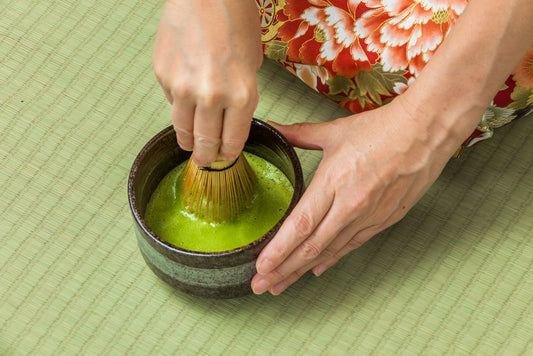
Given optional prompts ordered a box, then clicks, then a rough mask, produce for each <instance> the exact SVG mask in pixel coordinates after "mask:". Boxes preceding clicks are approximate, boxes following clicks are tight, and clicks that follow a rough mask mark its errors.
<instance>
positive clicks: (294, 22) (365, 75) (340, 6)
mask: <svg viewBox="0 0 533 356" xmlns="http://www.w3.org/2000/svg"><path fill="white" fill-rule="evenodd" d="M256 3H257V8H258V10H259V14H260V19H261V36H262V46H263V52H264V55H265V56H266V57H267V58H271V59H274V60H276V61H277V62H279V63H281V64H282V65H283V66H284V67H286V68H287V69H288V70H289V71H291V72H292V73H293V74H295V75H296V76H298V77H299V78H300V79H301V80H303V81H304V82H305V83H307V85H309V86H310V87H312V88H313V89H315V90H316V91H318V92H319V93H321V94H323V95H325V96H326V97H328V98H329V99H331V100H333V101H334V102H336V103H338V104H339V105H341V106H343V107H344V108H346V109H348V110H350V111H351V112H353V113H359V112H362V111H365V110H371V109H374V108H376V107H379V106H381V105H384V104H386V103H387V102H389V101H390V100H392V99H393V98H394V97H395V96H397V95H400V94H401V93H403V92H404V91H405V90H406V89H407V87H408V86H409V84H410V83H412V82H413V81H414V80H415V79H416V78H417V76H418V75H419V74H420V72H421V71H422V69H423V68H424V66H425V65H426V63H427V62H428V61H429V60H430V58H431V56H432V55H433V53H435V51H436V50H437V48H438V47H439V45H440V44H441V43H442V42H443V40H444V38H445V37H446V35H447V34H448V33H449V31H450V29H451V28H452V27H453V25H454V24H455V22H456V21H457V19H458V18H459V16H460V15H461V13H462V12H463V11H464V9H465V8H466V5H467V3H468V0H446V1H443V0H397V1H393V0H256ZM532 108H533V47H532V48H530V50H529V51H528V52H527V54H526V55H525V56H524V58H523V59H522V61H521V62H520V64H519V65H518V66H517V67H516V68H515V69H514V71H513V72H512V74H511V75H510V76H509V78H507V80H506V81H505V83H504V84H503V86H502V87H501V89H500V90H499V92H498V93H497V94H496V96H495V97H494V99H493V100H492V102H491V104H490V106H489V107H488V108H487V109H486V111H485V113H484V115H483V117H482V119H481V121H480V123H479V125H478V126H477V128H476V130H475V131H474V132H473V133H472V134H471V135H470V137H468V138H467V139H466V140H465V141H464V143H463V145H462V146H463V147H470V146H473V145H475V144H477V143H478V142H480V141H483V140H486V139H488V138H490V137H492V135H493V129H495V128H497V127H501V126H503V125H506V124H508V123H510V122H511V121H513V120H515V119H517V118H519V117H522V116H525V115H527V114H528V113H530V112H531V111H532Z"/></svg>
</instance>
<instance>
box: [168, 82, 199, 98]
mask: <svg viewBox="0 0 533 356" xmlns="http://www.w3.org/2000/svg"><path fill="white" fill-rule="evenodd" d="M171 91H172V96H173V97H175V98H180V99H185V98H189V97H191V96H192V95H193V92H194V89H193V87H192V86H191V85H190V84H189V83H186V82H181V81H179V82H177V81H176V82H173V83H172V84H171Z"/></svg>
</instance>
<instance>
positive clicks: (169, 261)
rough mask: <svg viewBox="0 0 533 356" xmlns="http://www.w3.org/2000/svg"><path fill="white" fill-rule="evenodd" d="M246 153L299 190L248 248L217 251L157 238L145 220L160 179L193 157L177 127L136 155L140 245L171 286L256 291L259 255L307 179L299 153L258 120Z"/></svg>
mask: <svg viewBox="0 0 533 356" xmlns="http://www.w3.org/2000/svg"><path fill="white" fill-rule="evenodd" d="M244 151H245V152H249V153H251V154H254V155H256V156H258V157H260V158H262V159H264V160H266V161H268V162H270V163H272V164H273V165H274V166H276V167H277V168H278V169H279V170H281V171H282V172H283V173H284V174H285V176H286V177H287V178H288V179H289V181H290V183H291V184H292V186H293V188H294V192H293V195H292V198H291V200H290V203H289V207H288V208H287V210H286V211H285V213H284V214H283V216H282V218H281V219H280V220H279V221H278V222H277V223H276V224H275V225H274V226H273V227H272V228H271V229H270V230H269V231H268V232H267V233H265V234H264V235H262V236H258V238H257V239H256V240H254V241H253V242H251V243H249V244H246V245H244V246H240V247H237V248H234V249H231V250H226V251H215V252H200V251H192V250H187V249H184V248H180V247H178V246H176V245H173V244H171V243H169V242H167V241H165V240H164V239H162V238H161V237H159V236H157V234H155V233H154V231H153V230H152V229H151V228H150V227H149V226H148V225H147V224H146V221H145V213H146V208H147V205H148V202H149V200H150V197H151V195H152V193H153V192H154V191H155V189H156V188H157V186H158V184H159V182H161V180H162V179H163V177H165V175H166V174H167V173H169V172H170V171H171V170H172V169H174V168H175V167H176V166H178V165H179V164H180V163H182V162H184V161H186V160H187V159H188V158H189V157H190V152H187V151H184V150H182V149H181V148H180V147H179V146H178V144H177V142H176V136H175V133H174V130H173V128H172V127H167V128H166V129H164V130H163V131H161V132H159V133H158V134H157V135H155V136H154V137H153V138H152V139H151V140H150V141H149V142H148V143H147V144H146V145H145V146H144V148H143V149H142V150H141V151H140V153H139V154H138V156H137V158H136V159H135V161H134V163H133V165H132V167H131V171H130V176H129V180H128V199H129V204H130V208H131V211H132V214H133V220H134V227H135V233H136V237H137V244H138V246H139V249H140V251H141V254H142V256H143V258H144V260H145V261H146V263H147V265H148V266H149V267H150V269H151V270H152V271H153V272H154V273H155V274H156V275H157V276H158V277H159V278H161V279H162V280H163V281H165V282H166V283H168V284H170V285H171V286H173V287H175V288H177V289H179V290H182V291H184V292H186V293H189V294H192V295H196V296H201V297H211V298H234V297H239V296H244V295H247V294H250V293H252V289H251V287H250V282H251V279H252V277H253V275H254V274H255V273H256V270H255V262H256V259H257V256H258V255H259V253H260V252H261V250H262V249H263V247H264V246H265V245H266V244H267V243H268V242H269V241H270V239H272V237H273V236H274V234H275V233H276V232H277V231H278V229H279V227H280V226H281V224H282V223H283V221H284V220H285V218H286V217H287V216H288V215H289V213H290V212H291V211H292V209H293V208H294V206H295V205H296V203H297V202H298V200H299V199H300V197H301V195H302V193H303V189H304V183H303V176H302V169H301V166H300V162H299V160H298V156H297V155H296V152H295V151H294V149H293V148H292V146H291V145H290V144H289V142H288V141H287V140H286V139H285V138H284V137H283V136H282V135H281V134H280V133H279V132H278V131H277V130H276V129H274V128H273V127H272V126H270V125H268V124H266V123H264V122H262V121H259V120H256V119H253V120H252V126H251V129H250V135H249V137H248V140H247V142H246V145H245V148H244ZM206 238H208V237H206Z"/></svg>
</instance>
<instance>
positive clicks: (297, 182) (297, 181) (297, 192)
mask: <svg viewBox="0 0 533 356" xmlns="http://www.w3.org/2000/svg"><path fill="white" fill-rule="evenodd" d="M251 125H252V126H253V125H256V126H259V127H262V128H264V129H266V130H268V131H270V133H271V134H273V135H274V136H276V137H277V139H278V141H279V142H280V143H281V145H282V146H283V149H284V151H285V152H286V153H287V154H288V156H289V159H290V161H291V166H292V168H293V170H294V187H293V188H294V191H293V194H292V198H291V201H290V203H289V206H288V207H287V210H286V211H285V213H284V214H283V216H282V217H281V219H280V220H278V222H277V223H276V224H275V225H274V226H272V228H270V230H268V231H267V232H266V233H265V234H263V235H262V236H261V237H259V238H257V239H256V240H254V241H252V242H250V243H248V244H246V245H243V246H239V247H236V248H233V249H230V250H223V251H209V252H204V251H194V250H189V249H185V248H182V247H179V246H176V245H174V244H172V243H170V242H168V241H166V240H164V239H163V238H161V237H159V236H158V235H157V234H156V233H155V232H154V231H153V230H152V229H151V228H150V227H148V225H147V224H146V221H145V220H144V218H143V217H142V216H141V214H140V212H139V210H138V208H137V201H136V198H135V194H134V189H133V187H134V184H135V181H136V174H137V171H138V169H139V164H140V162H141V160H142V159H143V158H144V156H145V155H146V154H147V152H148V151H149V150H150V149H151V148H152V146H154V145H155V144H156V143H157V142H158V141H159V140H161V139H162V138H163V137H166V136H167V135H168V134H169V131H174V128H173V126H172V125H171V126H168V127H166V128H164V129H162V130H161V131H159V132H158V133H157V134H156V135H154V136H153V137H152V138H151V139H150V140H149V141H148V142H147V143H146V144H145V145H144V146H143V148H142V149H141V150H140V151H139V153H138V154H137V156H136V157H135V160H134V161H133V164H132V166H131V169H130V173H129V177H128V202H129V206H130V210H131V212H132V214H133V218H134V221H135V224H136V225H137V226H138V227H140V228H141V229H142V230H143V232H144V234H145V235H146V236H148V237H149V238H150V240H152V241H153V242H155V243H157V244H158V245H159V246H161V247H163V248H164V249H166V250H170V251H172V252H176V253H178V254H182V255H187V256H191V257H193V256H194V257H224V256H229V255H234V254H237V253H240V252H243V251H247V250H250V249H252V248H254V247H255V246H257V245H260V244H262V243H264V242H265V241H266V240H269V239H270V238H271V237H272V235H273V234H274V232H275V231H277V230H279V228H280V226H281V224H283V222H284V221H285V219H286V218H287V217H288V216H289V215H290V213H291V212H292V210H293V209H294V207H295V206H296V204H297V203H298V201H299V199H300V197H301V196H302V194H303V190H304V179H303V173H302V167H301V163H300V159H299V158H298V155H297V153H296V151H295V150H294V147H293V146H292V145H291V144H290V143H289V141H288V140H287V138H286V137H285V136H283V135H282V134H281V132H279V131H278V130H277V129H276V128H274V127H273V126H272V125H269V124H268V123H266V122H264V121H261V120H258V119H256V118H252V124H251ZM176 145H177V143H176ZM184 152H187V151H184Z"/></svg>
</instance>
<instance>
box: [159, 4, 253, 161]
mask: <svg viewBox="0 0 533 356" xmlns="http://www.w3.org/2000/svg"><path fill="white" fill-rule="evenodd" d="M262 58H263V55H262V51H261V38H260V24H259V15H258V11H257V8H256V5H255V2H254V1H252V0H203V1H200V0H195V1H191V0H168V1H167V2H166V4H165V7H164V9H163V15H162V18H161V21H160V24H159V29H158V32H157V38H156V43H155V49H154V55H153V64H154V71H155V74H156V76H157V79H158V80H159V82H160V84H161V86H162V88H163V90H164V92H165V95H166V97H167V99H168V101H169V102H170V104H171V105H172V123H173V125H174V129H175V131H176V137H177V141H178V144H179V145H180V146H181V147H182V148H183V149H185V150H188V151H193V158H194V160H195V161H196V163H197V164H198V165H200V166H207V165H209V164H210V163H211V162H213V161H214V160H215V159H217V157H218V156H220V157H221V158H222V159H225V160H231V159H234V158H236V157H237V156H238V155H239V153H240V152H241V151H242V149H243V147H244V143H245V141H246V139H247V137H248V133H249V130H250V125H251V120H252V115H253V112H254V110H255V108H256V106H257V103H258V100H259V96H258V92H257V82H256V73H257V70H258V69H259V67H260V66H261V63H262Z"/></svg>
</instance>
